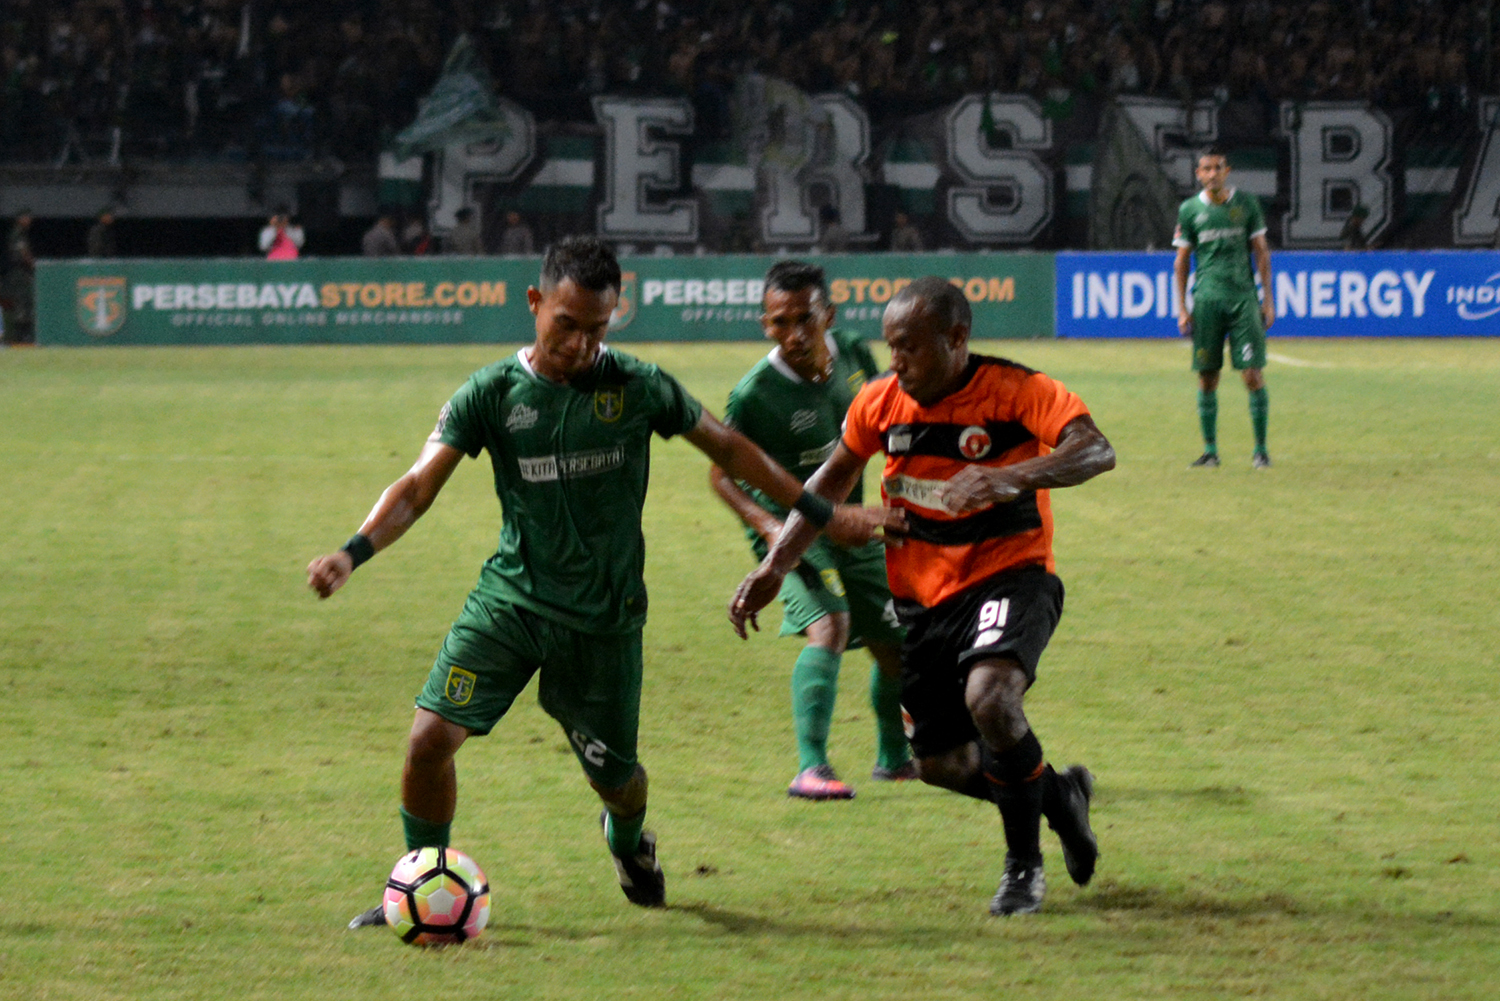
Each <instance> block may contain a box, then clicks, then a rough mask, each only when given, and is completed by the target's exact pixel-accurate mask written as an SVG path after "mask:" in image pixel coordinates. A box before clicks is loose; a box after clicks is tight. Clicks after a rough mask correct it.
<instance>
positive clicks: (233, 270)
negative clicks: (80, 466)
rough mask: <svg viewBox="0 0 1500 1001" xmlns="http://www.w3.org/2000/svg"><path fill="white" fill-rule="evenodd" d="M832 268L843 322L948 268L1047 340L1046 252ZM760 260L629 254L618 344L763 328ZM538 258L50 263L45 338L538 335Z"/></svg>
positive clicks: (909, 257) (1012, 333) (829, 264)
mask: <svg viewBox="0 0 1500 1001" xmlns="http://www.w3.org/2000/svg"><path fill="white" fill-rule="evenodd" d="M809 259H811V260H817V261H818V263H820V264H822V265H823V266H824V267H825V268H826V269H827V271H828V277H829V292H830V296H831V298H832V300H833V305H834V307H835V309H836V310H837V319H836V321H835V322H836V323H837V325H838V326H841V327H846V328H850V329H854V330H857V331H859V332H860V333H862V334H863V335H864V336H866V337H870V338H875V337H879V336H880V318H881V314H882V313H883V312H884V309H885V305H886V303H888V302H889V301H890V300H891V298H892V296H894V295H895V294H896V293H897V292H899V291H900V289H901V288H902V287H903V286H905V285H906V284H908V283H910V282H911V281H912V280H913V279H915V278H920V277H923V276H925V275H939V276H941V277H943V278H946V279H948V280H949V281H951V282H952V283H953V284H954V285H955V286H957V287H958V288H959V289H961V290H962V291H963V293H964V295H965V297H966V298H967V299H968V300H969V302H970V304H971V305H972V306H973V309H974V326H975V332H976V334H977V335H978V336H980V337H986V338H990V337H996V338H999V337H1004V338H1037V337H1051V336H1052V332H1053V330H1052V328H1053V319H1052V314H1053V303H1052V292H1053V268H1052V258H1051V255H1048V254H1015V255H1009V254H930V255H923V254H851V255H839V256H836V257H823V258H809ZM775 260H776V258H773V257H769V256H764V255H742V256H726V257H692V258H669V257H668V258H663V257H635V258H624V259H622V260H621V262H620V263H621V269H622V271H623V281H622V285H621V289H620V304H619V308H618V309H617V310H616V311H615V315H614V318H613V320H612V322H611V325H610V337H611V339H614V340H620V341H717V340H748V339H756V338H759V337H760V336H761V330H760V324H759V318H760V300H761V282H762V278H763V276H764V275H765V273H766V269H767V268H768V267H769V266H770V265H771V264H772V263H773V262H774V261H775ZM538 266H539V262H538V261H537V260H535V259H531V260H520V259H494V258H488V259H487V258H441V257H439V258H426V259H424V258H396V259H386V260H364V259H361V258H338V259H327V260H318V259H304V260H300V261H262V260H258V259H247V260H214V261H205V260H185V261H178V260H171V261H166V260H156V261H84V262H56V261H44V262H42V263H41V264H39V265H38V268H37V306H38V312H37V317H38V322H37V335H38V340H39V342H40V343H42V344H46V345H75V346H76V345H87V344H465V343H487V342H512V343H514V342H522V341H527V340H530V339H531V337H532V335H533V330H534V327H533V321H532V317H531V313H530V311H529V310H528V309H527V306H526V288H527V286H529V285H533V284H535V283H536V280H537V270H538Z"/></svg>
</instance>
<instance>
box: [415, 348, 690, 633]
mask: <svg viewBox="0 0 1500 1001" xmlns="http://www.w3.org/2000/svg"><path fill="white" fill-rule="evenodd" d="M702 414H703V407H702V405H701V404H699V403H698V401H697V400H695V399H693V398H692V397H691V396H690V395H688V393H687V391H686V390H684V389H683V388H682V385H681V384H680V383H678V381H677V380H676V379H674V378H672V377H671V376H670V375H667V374H666V373H665V372H663V371H662V370H661V369H659V368H657V367H656V366H655V365H648V364H646V363H645V362H642V361H639V360H638V359H635V358H632V357H630V356H629V355H624V354H621V353H619V352H617V351H613V350H609V349H607V348H601V349H600V353H599V359H598V361H597V362H595V364H594V367H593V369H591V370H590V371H589V372H588V373H586V374H585V375H583V376H580V377H579V378H577V379H575V380H574V381H573V382H572V383H568V384H560V383H554V382H551V381H549V380H548V379H545V378H543V377H542V376H540V375H538V374H537V373H536V372H535V371H533V370H532V368H531V366H530V364H529V363H528V362H527V361H526V360H525V359H524V358H522V356H521V354H519V353H518V354H516V355H514V356H512V357H510V358H507V359H505V360H504V361H501V362H497V363H495V364H494V365H490V366H489V367H487V368H483V369H480V370H479V371H478V372H475V373H474V374H473V375H472V376H470V377H469V381H468V382H466V383H464V385H463V387H462V388H460V389H459V391H458V392H457V393H454V394H453V398H452V399H451V400H449V401H448V404H447V406H445V407H444V408H443V412H442V415H441V416H440V417H439V418H438V430H437V434H438V437H439V439H440V440H441V441H442V442H443V443H444V444H447V445H451V446H453V447H454V448H457V449H459V450H461V451H463V452H464V453H466V454H467V455H469V456H470V457H471V458H474V457H477V456H478V455H479V452H480V451H481V450H485V451H488V452H489V453H490V463H491V465H492V466H493V467H494V472H495V493H496V495H497V496H498V497H499V498H500V506H501V509H502V511H503V514H504V520H503V523H502V526H501V529H500V544H499V547H498V549H497V550H496V552H495V555H494V556H491V557H490V558H489V559H488V560H487V561H485V564H484V569H483V571H482V572H481V574H480V578H479V584H478V586H477V588H476V590H477V591H478V592H479V593H480V594H482V595H486V596H491V597H494V598H498V599H500V600H502V601H507V602H510V603H512V604H515V605H518V606H520V607H522V608H526V609H529V610H531V611H533V612H535V613H536V614H538V615H541V616H542V617H544V618H547V619H550V620H552V621H555V622H558V623H561V624H562V625H565V626H568V627H570V628H573V629H578V630H581V631H583V632H593V633H619V632H625V631H627V630H631V629H638V628H640V626H641V625H642V624H643V623H644V622H645V620H646V585H645V581H644V580H643V579H642V572H643V570H644V568H645V563H646V543H645V538H644V537H643V536H642V534H641V509H642V507H643V505H644V504H645V501H646V483H647V480H648V477H649V474H650V465H651V435H652V433H655V434H659V435H661V436H662V437H663V438H670V437H671V436H672V435H675V434H682V433H683V432H686V431H690V430H692V429H693V427H694V426H696V425H697V423H698V420H699V418H700V417H701V416H702Z"/></svg>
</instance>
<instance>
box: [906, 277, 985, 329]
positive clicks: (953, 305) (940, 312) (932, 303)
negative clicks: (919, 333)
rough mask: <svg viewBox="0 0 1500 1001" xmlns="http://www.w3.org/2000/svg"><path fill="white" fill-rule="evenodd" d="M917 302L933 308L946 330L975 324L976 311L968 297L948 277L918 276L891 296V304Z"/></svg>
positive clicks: (913, 303)
mask: <svg viewBox="0 0 1500 1001" xmlns="http://www.w3.org/2000/svg"><path fill="white" fill-rule="evenodd" d="M917 302H920V303H922V304H923V306H924V307H925V308H926V309H929V310H931V311H932V313H933V315H934V316H936V317H937V318H938V319H939V320H941V321H942V323H943V329H945V330H947V329H949V328H952V327H959V326H962V327H969V328H971V329H972V328H973V326H974V311H973V310H972V309H971V308H969V300H968V298H967V297H965V296H964V294H963V292H962V291H960V290H959V288H958V287H957V286H956V285H954V284H953V283H952V282H950V281H948V279H946V278H939V277H937V276H936V275H929V276H927V277H926V278H918V279H917V280H916V281H914V282H912V283H911V284H910V285H907V286H906V287H904V288H902V289H901V291H900V292H897V293H896V294H895V295H894V296H893V297H892V298H891V306H895V305H897V304H898V303H899V304H901V305H906V304H907V303H911V304H912V305H913V306H915V304H916V303H917ZM886 308H887V309H889V308H890V306H888V307H886Z"/></svg>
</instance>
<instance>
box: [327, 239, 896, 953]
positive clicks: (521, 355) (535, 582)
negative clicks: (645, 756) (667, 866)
mask: <svg viewBox="0 0 1500 1001" xmlns="http://www.w3.org/2000/svg"><path fill="white" fill-rule="evenodd" d="M619 293H620V266H619V263H618V262H617V261H616V260H615V256H614V252H613V251H611V250H610V248H609V247H608V245H606V244H604V243H602V242H600V241H599V240H596V239H594V238H592V237H573V238H569V239H567V240H563V241H561V242H560V243H558V244H556V245H554V246H553V247H552V248H550V249H549V250H548V252H547V254H546V257H545V258H544V260H543V263H542V271H541V277H540V279H539V281H538V283H537V286H536V287H533V288H530V289H528V290H527V292H526V298H527V302H528V304H529V306H530V308H531V312H532V314H533V316H534V317H535V320H536V340H535V342H534V343H533V344H531V345H530V346H529V347H526V348H523V349H522V350H521V351H519V352H518V353H516V354H515V355H513V356H512V357H510V358H507V359H505V360H503V361H500V362H497V363H495V364H493V365H490V366H489V367H487V368H483V369H481V370H479V371H478V372H476V373H474V375H472V376H471V377H470V378H469V380H468V382H466V383H465V384H464V385H463V386H462V387H461V388H460V389H459V390H458V392H456V393H455V394H454V395H453V398H452V399H451V400H449V402H448V404H447V405H446V406H445V407H444V408H443V410H442V413H441V414H440V415H439V417H438V422H437V428H436V429H435V430H434V431H433V432H432V434H431V436H430V437H428V439H427V443H426V445H424V446H423V448H422V451H421V454H420V455H419V456H418V457H417V461H416V464H415V465H413V466H412V468H411V469H410V470H409V471H408V472H407V473H406V474H405V475H404V476H402V477H401V478H400V479H398V480H396V482H395V483H393V484H391V486H390V487H388V488H387V489H386V491H385V492H384V493H383V494H382V495H381V497H380V500H379V501H377V502H376V504H375V507H374V509H373V510H372V511H371V512H370V514H369V515H368V517H366V518H365V521H364V523H363V525H361V526H360V529H359V532H358V533H357V534H356V535H355V536H354V537H353V538H351V539H350V540H349V542H348V543H346V544H345V545H344V547H343V548H342V549H340V550H339V551H338V552H334V553H329V554H328V555H325V556H320V557H318V558H317V559H315V560H313V561H312V563H310V564H309V565H308V568H307V574H308V586H309V587H311V588H312V589H313V590H315V591H316V592H317V593H318V595H319V597H323V598H326V597H328V596H329V595H331V594H333V593H334V592H335V591H337V590H338V589H339V588H340V587H342V586H343V585H344V583H345V582H347V581H348V579H349V576H350V574H352V573H353V572H354V569H355V568H356V567H358V566H359V565H360V564H361V563H363V562H364V561H365V560H368V559H369V558H370V557H372V556H373V555H374V554H375V553H376V552H378V551H379V550H381V549H384V548H385V547H386V546H389V545H390V544H391V543H393V542H395V541H396V540H397V539H398V538H400V537H401V536H402V535H403V534H404V533H405V532H406V530H407V529H409V528H410V527H411V526H412V525H413V524H414V523H415V522H416V520H417V519H418V518H419V517H421V515H422V514H423V513H425V512H426V511H427V509H428V508H429V507H431V505H432V503H433V501H434V500H436V498H437V495H438V492H439V491H440V490H441V489H442V488H443V485H444V484H445V483H446V482H447V481H448V477H449V476H450V475H451V474H452V473H453V471H454V470H455V469H456V468H457V467H458V464H459V462H460V461H461V460H462V459H463V457H464V456H465V455H467V456H470V457H471V458H473V457H477V456H478V455H479V453H480V452H481V451H487V452H489V454H490V463H491V465H492V467H493V471H494V483H495V492H496V495H497V496H498V497H499V500H500V505H501V508H502V511H503V515H504V519H503V524H502V527H501V530H500V542H499V546H498V548H497V551H496V552H495V554H494V555H493V556H491V557H490V558H489V559H488V560H486V561H485V563H484V566H483V568H482V570H481V571H480V575H479V582H478V584H477V585H476V586H475V587H474V589H473V591H471V592H470V594H469V598H468V600H467V601H466V602H465V604H464V608H463V611H462V612H461V613H460V614H459V617H458V619H457V621H456V622H454V624H453V627H452V629H451V630H450V631H449V633H448V637H447V639H446V640H445V641H444V642H443V645H442V648H441V650H440V651H439V653H438V656H437V660H436V661H435V662H434V664H433V666H432V670H431V671H430V673H429V674H428V677H427V683H426V685H425V687H424V688H423V689H422V691H421V693H420V694H419V695H418V696H417V710H416V718H415V719H414V721H413V723H412V729H411V733H410V736H409V739H408V744H407V754H406V764H405V767H404V769H403V771H402V776H401V818H402V823H403V826H404V830H405V837H406V845H407V848H408V849H415V848H419V847H424V846H431V845H439V846H446V845H447V844H448V841H449V833H450V827H451V824H452V821H453V816H454V812H455V806H456V803H457V795H458V780H457V772H456V769H455V766H454V756H455V754H456V753H457V751H458V749H459V747H460V746H461V745H462V744H463V743H464V741H465V740H467V739H468V738H469V737H470V736H482V735H484V734H487V733H489V732H490V730H491V729H492V728H493V727H494V726H495V724H496V723H497V722H499V720H500V718H501V717H503V716H504V715H505V713H506V711H507V710H509V708H510V706H511V703H512V702H513V701H514V700H515V698H516V696H517V695H519V694H520V692H521V690H522V689H523V688H524V687H525V686H526V685H527V684H528V683H529V682H530V680H531V678H532V676H533V675H539V681H538V698H539V701H540V702H541V705H542V708H543V709H545V710H546V711H547V713H548V714H549V715H551V716H552V717H553V718H554V719H556V720H557V722H558V723H559V724H560V725H561V726H562V728H563V732H564V733H565V734H566V735H567V737H568V740H569V742H570V744H571V745H572V748H573V752H574V754H575V755H576V756H577V758H578V762H579V764H580V765H581V766H582V767H583V771H584V773H585V775H586V776H587V778H588V781H589V784H590V785H591V786H593V788H594V790H595V791H596V792H597V793H598V794H599V797H600V799H601V800H602V801H603V803H604V807H605V810H604V813H603V814H602V815H601V817H600V820H601V823H602V824H603V827H604V836H605V840H606V841H607V843H608V846H609V851H610V854H611V856H613V859H614V863H615V869H616V872H617V875H618V877H619V881H620V886H621V888H622V889H623V890H624V892H625V896H626V898H627V899H628V900H630V901H631V902H632V903H634V904H639V905H641V906H646V907H655V906H661V905H662V904H663V903H664V902H665V898H666V889H665V887H666V880H665V877H664V876H663V875H662V870H661V866H660V865H659V864H658V862H657V858H656V839H655V836H654V835H653V834H651V833H650V832H648V831H645V830H644V829H643V827H644V822H645V816H646V771H645V769H644V768H643V767H641V765H640V763H639V761H638V760H637V756H636V734H637V724H638V721H639V716H640V694H641V666H642V665H641V628H642V626H643V625H644V623H645V619H646V589H645V583H644V581H643V579H642V571H643V568H644V565H645V540H644V538H643V536H642V534H641V511H642V507H643V505H644V503H645V497H646V483H647V477H648V473H649V469H650V443H651V437H652V435H653V434H655V435H659V436H661V437H664V438H665V437H671V436H673V435H679V434H680V435H682V436H683V437H684V438H686V439H687V440H688V441H689V442H690V443H691V444H692V445H694V446H695V447H697V448H698V449H700V450H701V451H702V452H703V453H704V454H705V455H707V456H708V457H709V459H710V460H712V461H713V462H714V463H716V464H718V465H719V466H722V467H723V468H725V469H727V470H730V471H731V472H732V474H733V475H734V476H735V477H737V478H739V479H742V480H745V481H747V482H750V483H753V484H755V485H756V486H757V487H758V488H759V489H761V490H763V491H765V492H766V493H767V494H768V495H769V496H771V497H773V498H774V499H775V500H776V502H777V503H779V504H783V505H786V506H788V507H791V508H793V509H795V510H797V511H801V512H803V514H804V516H806V517H807V518H809V519H810V520H812V521H813V522H814V524H821V525H824V526H826V528H827V530H828V531H829V532H830V533H831V534H832V535H833V536H834V537H836V538H839V539H840V540H841V541H846V542H850V543H859V544H863V543H865V542H868V541H869V540H870V539H871V538H872V537H873V536H874V534H875V533H876V531H877V530H878V529H879V528H880V527H883V526H884V525H886V523H888V522H889V523H890V524H892V525H893V526H898V525H899V517H895V518H893V516H892V515H891V514H890V513H888V512H883V511H881V510H880V509H878V508H868V509H867V508H857V507H853V506H844V507H839V508H837V509H835V508H834V507H833V506H832V505H831V504H829V503H828V502H827V501H822V500H821V498H813V497H811V496H810V495H808V494H806V492H805V491H804V490H803V488H802V485H801V483H799V482H798V481H797V480H796V479H795V478H793V477H792V476H791V475H789V474H788V473H787V472H786V471H785V470H783V469H782V468H781V467H780V466H778V465H776V464H775V463H774V462H773V461H771V459H770V458H768V457H767V456H766V455H765V453H763V452H762V451H761V450H760V449H758V448H756V447H755V445H754V444H753V443H751V442H750V440H749V439H747V438H745V437H744V436H743V435H741V434H739V433H738V432H736V431H733V430H731V429H729V428H727V427H725V426H724V425H723V424H720V423H719V422H718V421H717V420H716V419H715V418H714V417H713V415H712V414H709V413H707V412H706V411H704V409H703V408H702V406H701V405H700V404H699V403H698V402H697V401H696V400H694V399H693V398H692V397H691V396H690V395H688V393H687V392H686V391H685V390H684V389H683V388H682V386H681V384H679V383H678V382H677V380H676V379H673V378H672V377H671V376H670V375H667V374H666V373H665V372H662V371H661V370H660V369H659V368H657V367H656V366H655V365H649V364H646V363H644V362H641V361H638V360H636V359H635V358H632V357H630V356H628V355H625V354H621V353H619V352H615V351H612V350H609V349H608V348H606V347H605V346H604V345H603V343H602V341H603V338H604V334H605V332H606V330H607V329H608V326H609V320H610V315H611V313H612V312H613V311H614V309H615V306H616V304H617V303H618V301H619ZM384 923H385V914H384V912H383V911H382V909H381V908H380V907H375V908H372V909H371V910H369V911H367V912H364V913H362V914H360V915H359V916H357V917H356V918H355V919H354V921H353V922H351V924H350V927H351V928H357V927H365V926H369V925H379V924H384Z"/></svg>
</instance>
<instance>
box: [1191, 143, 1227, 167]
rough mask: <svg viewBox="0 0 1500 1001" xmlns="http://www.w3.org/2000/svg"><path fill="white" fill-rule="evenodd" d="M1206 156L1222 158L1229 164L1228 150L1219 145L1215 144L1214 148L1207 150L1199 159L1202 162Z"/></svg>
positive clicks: (1199, 155)
mask: <svg viewBox="0 0 1500 1001" xmlns="http://www.w3.org/2000/svg"><path fill="white" fill-rule="evenodd" d="M1205 156H1222V157H1223V158H1224V162H1225V163H1228V162H1229V151H1228V150H1226V149H1225V148H1224V147H1223V146H1220V145H1219V144H1218V143H1214V144H1213V145H1212V146H1209V147H1208V148H1207V149H1205V150H1204V151H1203V152H1202V153H1199V154H1198V159H1200V160H1201V159H1203V158H1204V157H1205Z"/></svg>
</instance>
